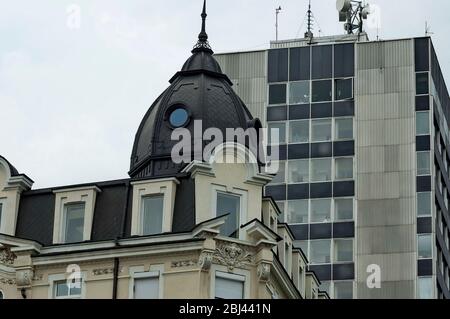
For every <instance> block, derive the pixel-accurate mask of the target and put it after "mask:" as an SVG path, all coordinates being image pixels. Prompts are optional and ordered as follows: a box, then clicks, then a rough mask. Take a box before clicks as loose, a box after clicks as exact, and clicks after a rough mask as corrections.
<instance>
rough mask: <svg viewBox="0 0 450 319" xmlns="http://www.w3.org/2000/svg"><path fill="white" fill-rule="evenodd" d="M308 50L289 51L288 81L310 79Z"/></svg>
mask: <svg viewBox="0 0 450 319" xmlns="http://www.w3.org/2000/svg"><path fill="white" fill-rule="evenodd" d="M310 52H311V50H310V48H309V47H307V48H294V49H291V53H290V54H291V56H290V59H289V63H290V67H289V79H290V81H299V80H309V79H310V73H311V71H310V67H311V65H310V64H311V63H310V62H311V58H310Z"/></svg>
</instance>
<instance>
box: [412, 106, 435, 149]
mask: <svg viewBox="0 0 450 319" xmlns="http://www.w3.org/2000/svg"><path fill="white" fill-rule="evenodd" d="M423 114H427V115H428V124H427V125H428V131H427V132H426V133H419V132H418V125H417V124H418V120H419V117H418V115H423ZM415 125H416V132H415V133H416V136H428V135H430V134H431V127H432V125H431V119H430V111H417V112H416V123H415ZM439 144H440V143H439Z"/></svg>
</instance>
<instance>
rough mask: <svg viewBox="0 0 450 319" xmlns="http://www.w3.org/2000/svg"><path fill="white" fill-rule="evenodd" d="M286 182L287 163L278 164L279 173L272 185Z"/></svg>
mask: <svg viewBox="0 0 450 319" xmlns="http://www.w3.org/2000/svg"><path fill="white" fill-rule="evenodd" d="M285 181H286V162H284V161H282V162H278V173H277V175H276V176H275V177H274V179H273V180H272V182H270V183H271V184H284V183H285Z"/></svg>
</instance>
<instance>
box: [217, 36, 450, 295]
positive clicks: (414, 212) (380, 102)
mask: <svg viewBox="0 0 450 319" xmlns="http://www.w3.org/2000/svg"><path fill="white" fill-rule="evenodd" d="M307 36H308V34H307ZM216 58H217V60H218V61H219V63H220V65H221V67H222V69H223V70H224V72H225V73H227V74H228V75H229V76H230V78H231V79H232V81H233V82H234V83H235V86H234V89H235V90H236V92H237V93H238V95H239V96H240V97H241V98H242V99H243V100H244V102H245V103H246V105H247V106H248V107H249V109H250V111H251V113H252V114H254V115H255V116H257V117H259V118H260V119H262V120H263V122H264V123H266V124H267V127H268V128H270V129H279V132H280V150H281V152H280V153H281V155H280V164H281V165H280V167H281V168H280V171H279V174H278V175H277V176H276V178H275V179H274V180H273V182H272V183H271V184H270V185H269V186H267V187H266V190H265V191H266V195H270V196H271V197H272V198H273V199H275V201H276V202H277V204H278V206H279V208H280V209H281V210H282V211H283V212H284V214H283V216H282V217H281V218H282V221H284V222H286V223H288V224H289V225H290V227H291V229H292V231H293V234H294V236H295V243H294V244H295V245H296V246H298V247H301V248H302V250H303V251H304V252H305V254H306V255H307V257H308V259H309V262H310V266H309V269H310V270H312V271H314V272H315V273H316V274H317V275H318V277H319V278H320V280H321V282H322V286H321V288H322V289H324V290H327V291H328V292H329V294H330V296H331V297H332V298H449V297H450V291H449V288H450V283H449V264H450V252H449V234H450V233H449V232H450V230H449V229H450V215H449V210H448V209H449V200H448V198H449V191H450V179H449V176H450V174H449V172H450V171H449V157H450V150H449V147H450V145H449V143H450V136H449V125H448V123H449V120H450V99H449V94H448V91H447V88H446V85H445V82H444V78H443V75H442V72H441V69H440V66H439V61H438V58H437V53H436V51H435V49H434V47H433V42H432V40H431V38H429V37H424V38H412V39H411V38H410V39H398V40H390V41H369V39H368V37H367V35H366V34H365V33H359V34H358V35H351V34H349V35H342V36H332V37H318V38H310V37H309V36H308V37H307V38H305V39H295V40H287V41H276V42H271V45H270V49H268V50H259V51H251V52H232V53H224V54H217V55H216ZM378 275H380V277H379V279H380V285H379V288H378V287H377V286H378V285H377V284H376V283H377V280H376V279H377V276H378ZM368 281H369V284H368Z"/></svg>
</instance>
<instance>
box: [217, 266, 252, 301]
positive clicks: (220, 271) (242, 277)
mask: <svg viewBox="0 0 450 319" xmlns="http://www.w3.org/2000/svg"><path fill="white" fill-rule="evenodd" d="M210 273H211V274H210V276H211V280H210V282H211V286H210V292H211V293H210V298H211V299H216V276H218V277H220V278H223V279H228V280H234V281H240V282H243V283H244V291H243V300H245V299H250V288H251V287H250V278H251V274H250V272H249V271H248V270H244V269H237V268H235V269H233V272H231V273H230V272H229V271H228V269H227V268H226V267H225V266H221V265H212V266H211V271H210Z"/></svg>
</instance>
